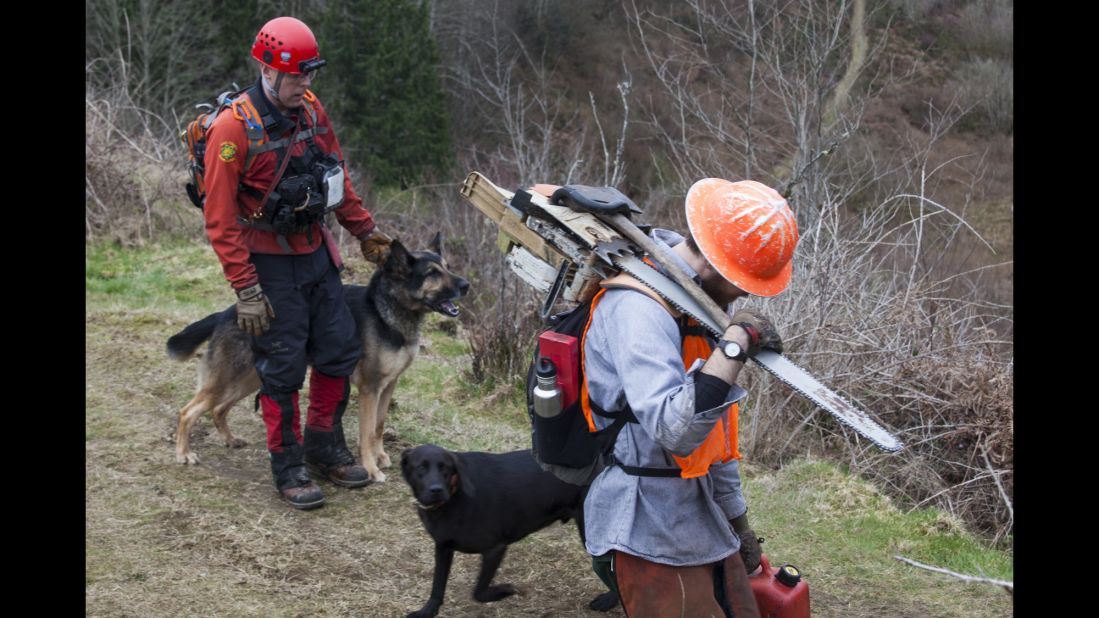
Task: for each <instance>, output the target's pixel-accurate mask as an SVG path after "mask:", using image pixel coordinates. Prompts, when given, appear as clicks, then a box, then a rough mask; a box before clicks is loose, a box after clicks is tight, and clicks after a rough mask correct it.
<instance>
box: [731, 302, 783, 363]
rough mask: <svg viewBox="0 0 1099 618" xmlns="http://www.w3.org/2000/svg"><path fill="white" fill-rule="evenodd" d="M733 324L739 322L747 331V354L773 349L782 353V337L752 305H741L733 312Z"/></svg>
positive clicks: (753, 354) (752, 354)
mask: <svg viewBox="0 0 1099 618" xmlns="http://www.w3.org/2000/svg"><path fill="white" fill-rule="evenodd" d="M732 320H733V324H739V325H740V326H741V327H742V328H743V329H744V330H746V331H748V338H749V339H751V342H750V343H749V345H748V356H755V355H756V354H759V351H760V350H774V351H775V352H778V353H780V354H781V353H782V337H780V336H779V334H778V330H777V329H776V328H775V325H774V324H772V323H771V320H768V319H767V316H765V315H763V314H762V313H760V312H759V310H757V309H753V308H752V307H743V308H741V309H740V310H739V311H737V312H736V313H734V314H733V318H732Z"/></svg>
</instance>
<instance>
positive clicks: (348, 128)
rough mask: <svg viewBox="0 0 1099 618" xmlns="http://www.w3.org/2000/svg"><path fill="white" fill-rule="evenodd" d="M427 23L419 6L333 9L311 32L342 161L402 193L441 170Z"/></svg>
mask: <svg viewBox="0 0 1099 618" xmlns="http://www.w3.org/2000/svg"><path fill="white" fill-rule="evenodd" d="M428 19H429V14H428V6H427V4H426V2H416V1H413V0H352V1H350V2H333V3H330V4H329V5H328V6H327V8H326V11H325V16H324V19H323V20H322V22H321V25H320V27H319V28H318V30H317V32H316V33H317V37H318V39H319V41H320V45H321V56H322V57H323V58H326V59H327V60H328V65H327V67H326V68H325V70H324V71H325V73H327V75H325V76H324V77H323V78H322V79H324V80H325V82H324V83H323V86H321V88H323V96H322V100H323V101H325V104H326V105H329V106H330V107H331V108H332V115H333V118H334V121H335V122H336V123H338V125H339V135H340V141H341V145H342V146H343V149H344V153H345V156H346V157H347V158H348V160H351V161H354V162H356V163H357V164H359V165H363V166H365V167H366V168H367V169H369V170H370V172H371V173H372V174H373V176H374V179H375V182H377V183H378V184H380V185H389V186H392V185H400V186H402V187H406V186H408V185H409V184H412V183H414V182H417V181H420V180H422V179H424V178H425V177H426V176H427V175H428V174H429V173H430V172H431V171H443V170H444V169H445V168H446V166H447V165H448V163H449V157H450V134H449V128H448V119H447V113H446V100H445V96H444V94H443V91H442V88H441V87H440V85H439V80H438V76H437V75H436V69H437V67H438V64H439V57H438V52H437V51H436V48H435V42H434V39H433V38H432V36H431V33H430V31H429V21H428ZM329 79H331V81H332V82H334V83H329V82H328V80H329ZM333 90H335V92H333Z"/></svg>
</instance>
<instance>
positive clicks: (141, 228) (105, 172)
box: [84, 82, 202, 244]
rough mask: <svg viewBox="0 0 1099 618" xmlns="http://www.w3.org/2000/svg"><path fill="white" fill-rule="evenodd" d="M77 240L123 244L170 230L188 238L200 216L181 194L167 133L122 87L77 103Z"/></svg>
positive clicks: (177, 150) (179, 165)
mask: <svg viewBox="0 0 1099 618" xmlns="http://www.w3.org/2000/svg"><path fill="white" fill-rule="evenodd" d="M84 120H85V122H84V127H85V136H84V137H85V141H84V154H85V161H84V195H85V200H84V235H85V238H86V239H87V240H103V239H108V240H117V241H119V242H123V243H126V244H130V243H142V242H146V241H149V240H152V239H153V238H154V237H155V236H157V235H158V234H161V233H165V232H169V231H171V232H172V233H173V234H174V233H183V234H187V235H191V234H192V233H193V232H194V231H197V230H201V229H202V226H201V223H200V218H196V217H195V216H194V214H193V213H192V212H188V211H194V212H196V213H197V210H195V209H194V208H193V207H191V206H190V205H189V202H187V198H186V194H185V192H184V188H183V185H184V178H185V176H186V172H185V161H186V156H185V155H184V153H183V152H182V146H180V145H179V144H178V142H177V143H173V140H172V139H171V137H168V136H169V135H170V133H171V129H170V128H169V127H168V125H167V123H166V122H165V121H164V120H163V119H162V118H160V117H158V116H156V115H155V114H152V113H150V112H149V111H147V110H144V109H141V108H139V107H137V106H136V105H134V104H133V102H132V100H131V99H130V98H129V96H128V92H127V90H126V88H125V82H120V84H119V86H118V87H117V88H115V89H113V90H111V91H106V92H102V91H93V90H92V89H91V88H90V87H89V89H88V90H87V91H86V93H85V100H84Z"/></svg>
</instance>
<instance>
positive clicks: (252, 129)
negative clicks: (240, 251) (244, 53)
mask: <svg viewBox="0 0 1099 618" xmlns="http://www.w3.org/2000/svg"><path fill="white" fill-rule="evenodd" d="M247 92H248V94H249V95H250V98H251V100H252V101H253V105H254V106H255V109H256V112H257V113H258V114H259V117H260V118H259V122H255V121H254V120H252V119H246V120H245V122H246V125H247V131H248V133H249V138H251V137H252V135H253V134H254V133H256V132H257V131H262V132H263V133H264V134H266V135H267V136H268V137H271V136H274V135H284V136H285V135H286V133H287V131H288V129H289V127H290V126H291V125H293V131H292V132H290V135H289V136H285V137H282V138H280V139H277V140H275V139H273V140H271V141H267V142H265V143H262V144H259V145H258V146H255V147H254V148H250V149H249V152H248V158H249V160H251V159H252V158H253V157H254V156H255V155H258V154H261V153H264V152H267V151H270V150H274V151H275V155H276V159H275V166H276V169H277V170H278V171H277V172H276V173H275V177H274V178H272V179H271V185H270V188H269V189H268V192H267V194H266V195H265V194H264V193H262V192H260V191H259V190H258V189H255V188H253V187H248V186H245V185H244V184H241V185H240V191H241V192H242V193H247V194H248V195H251V196H252V197H254V198H256V199H257V200H260V201H261V204H260V207H259V209H258V210H256V212H255V213H254V214H252V215H250V216H248V217H244V216H238V217H237V220H238V221H239V222H240V223H241V224H242V225H247V226H249V227H252V228H254V229H257V230H264V231H268V232H274V233H275V234H276V235H277V236H278V243H279V246H280V247H282V249H283V251H284V252H286V253H290V244H289V243H288V242H287V240H286V237H287V236H288V235H290V234H300V233H303V232H304V233H306V234H307V238H308V241H309V242H310V243H312V242H313V224H314V223H317V222H320V223H321V225H323V224H324V223H323V220H324V217H325V215H327V214H328V213H330V212H332V211H333V210H335V209H336V208H338V207H339V206H340V204H342V203H343V185H344V171H343V162H342V161H340V160H339V159H338V158H336V156H335V155H333V154H328V153H325V152H323V151H321V149H320V147H318V146H317V144H316V142H314V141H313V136H314V135H323V134H325V133H327V132H328V128H327V127H318V126H317V112H316V110H315V109H314V108H313V106H312V105H309V104H308V103H306V104H304V106H303V107H304V108H305V110H307V111H308V113H309V116H310V120H311V122H310V123H306V122H305V119H304V116H305V113H302V114H299V116H298V120H297V123H296V124H295V123H293V122H292V121H290V120H289V119H287V118H286V117H284V116H282V115H280V114H277V113H276V112H275V111H274V110H272V109H271V107H270V105H269V104H268V101H267V98H266V97H265V96H264V94H263V93H262V92H261V91H260V88H259V85H258V84H256V85H253V86H252V87H251V88H249V89H248V91H247ZM303 125H305V126H304V127H303ZM303 141H304V142H305V143H306V146H305V150H304V151H303V152H302V153H301V154H300V155H296V156H289V154H290V150H291V148H292V147H293V146H294V144H296V143H298V142H303ZM288 156H289V160H287V157H288ZM264 197H266V200H264Z"/></svg>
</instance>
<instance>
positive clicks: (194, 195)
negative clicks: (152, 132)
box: [179, 83, 317, 210]
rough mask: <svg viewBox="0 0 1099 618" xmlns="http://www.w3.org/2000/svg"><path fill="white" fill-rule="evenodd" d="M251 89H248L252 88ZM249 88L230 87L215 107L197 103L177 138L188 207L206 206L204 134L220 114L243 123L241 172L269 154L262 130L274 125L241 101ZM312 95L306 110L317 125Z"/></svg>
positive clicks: (220, 95) (250, 105)
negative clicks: (228, 114) (184, 157)
mask: <svg viewBox="0 0 1099 618" xmlns="http://www.w3.org/2000/svg"><path fill="white" fill-rule="evenodd" d="M253 87H254V86H249V88H253ZM249 88H245V89H241V88H240V86H238V85H236V84H235V83H234V84H233V88H232V89H231V90H226V91H225V92H222V93H221V94H219V95H217V96H216V97H214V103H213V104H211V103H205V102H204V103H199V104H197V105H195V107H196V108H198V109H200V110H203V111H202V112H201V113H199V115H198V116H196V117H195V119H194V120H192V121H191V122H190V123H188V124H187V127H186V128H185V129H183V131H182V132H181V133H180V134H179V139H180V141H181V142H183V146H184V147H185V148H186V149H187V158H188V163H187V171H188V172H189V173H190V176H191V182H188V183H187V197H189V198H190V199H191V203H192V204H194V205H195V206H197V207H198V208H199V210H202V209H203V206H204V205H205V203H206V183H205V181H204V180H203V176H204V175H205V173H206V164H205V158H206V133H207V132H208V131H209V130H210V127H211V126H212V125H213V124H214V120H215V119H216V118H217V117H218V114H220V113H221V112H222V111H224V110H226V109H231V110H232V113H233V116H234V117H235V118H236V119H237V120H240V121H241V122H243V123H244V129H245V133H246V134H247V136H248V155H247V156H246V157H245V161H244V169H248V166H249V165H251V163H252V159H253V158H254V157H255V155H257V154H259V153H260V152H263V151H265V150H270V149H271V147H272V146H274V145H273V144H272V145H267V146H264V142H265V140H266V133H265V129H266V128H267V125H273V124H274V123H273V120H271V119H270V118H269V117H268V116H262V115H261V114H260V112H259V111H258V110H257V109H256V107H255V106H254V105H253V104H252V103H251V102H249V101H248V100H247V99H246V98H244V97H241V96H240V95H241V94H243V93H244V92H245V91H246V90H248V89H249ZM313 99H314V96H313V93H312V92H310V91H309V90H306V91H305V106H306V107H307V109H308V111H309V113H310V114H311V115H312V117H313V121H314V123H315V122H316V113H317V112H316V111H315V110H314V109H313V106H312V101H313Z"/></svg>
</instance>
